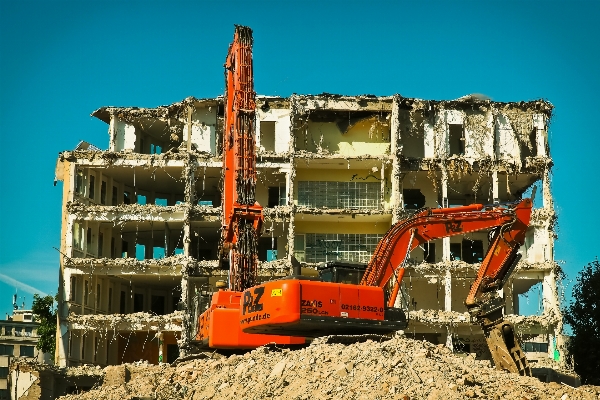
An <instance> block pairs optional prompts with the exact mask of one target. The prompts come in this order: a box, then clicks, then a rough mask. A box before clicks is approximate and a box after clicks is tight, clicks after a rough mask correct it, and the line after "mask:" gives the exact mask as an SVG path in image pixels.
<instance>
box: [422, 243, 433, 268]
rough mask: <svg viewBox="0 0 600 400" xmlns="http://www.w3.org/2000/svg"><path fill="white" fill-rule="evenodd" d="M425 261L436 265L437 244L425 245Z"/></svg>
mask: <svg viewBox="0 0 600 400" xmlns="http://www.w3.org/2000/svg"><path fill="white" fill-rule="evenodd" d="M423 248H424V250H423V259H424V260H425V262H428V263H430V264H435V243H431V242H427V243H423Z"/></svg>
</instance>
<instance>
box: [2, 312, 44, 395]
mask: <svg viewBox="0 0 600 400" xmlns="http://www.w3.org/2000/svg"><path fill="white" fill-rule="evenodd" d="M38 326H39V324H38V323H37V322H35V319H34V317H33V313H32V311H31V310H20V309H19V310H14V311H13V314H12V315H11V316H8V315H7V318H6V320H3V321H0V400H8V399H10V398H11V396H10V385H9V382H8V376H9V371H10V364H11V362H12V361H13V360H14V359H15V358H19V357H20V358H23V359H25V360H27V361H37V362H39V363H43V362H47V361H50V360H49V358H50V357H49V355H48V354H44V353H42V352H41V351H40V350H38V349H36V345H37V342H38V334H37V328H38Z"/></svg>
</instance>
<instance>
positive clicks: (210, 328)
mask: <svg viewBox="0 0 600 400" xmlns="http://www.w3.org/2000/svg"><path fill="white" fill-rule="evenodd" d="M225 68H226V96H225V98H226V105H225V127H224V135H223V175H224V176H223V182H224V188H223V217H222V218H223V219H222V222H223V224H222V239H221V245H220V251H219V254H220V262H221V264H222V267H223V268H228V269H229V284H228V286H227V287H225V285H221V287H220V288H219V290H218V291H217V292H216V293H214V294H213V297H212V302H211V304H210V306H209V308H208V309H207V310H206V311H205V312H204V313H203V314H202V315H200V317H199V318H198V331H197V334H196V337H195V342H196V343H197V344H199V345H200V346H207V347H210V348H215V349H244V348H255V347H258V346H261V345H264V344H267V343H276V344H280V345H293V344H303V343H305V338H311V337H318V336H323V335H332V334H344V335H347V334H373V333H375V334H387V333H391V332H395V331H397V330H401V329H405V328H406V326H407V318H406V314H405V313H404V311H403V309H402V308H396V307H395V306H394V305H395V304H396V298H397V297H398V293H399V289H400V285H401V282H402V277H403V275H404V265H405V263H406V261H407V259H408V257H409V255H410V252H411V251H412V250H413V249H415V248H416V247H418V246H420V245H422V244H424V243H426V242H428V241H430V240H434V239H439V238H444V237H450V236H454V235H463V234H467V233H471V232H476V231H481V230H490V244H489V248H488V252H487V254H486V255H485V257H484V259H483V262H482V263H481V267H480V268H479V271H478V274H477V277H476V279H475V281H474V283H473V285H472V286H471V289H470V292H469V294H468V296H467V299H466V302H465V303H466V305H467V308H468V310H469V312H470V314H471V316H472V318H473V319H475V320H476V321H477V322H478V323H480V324H481V326H482V328H483V331H484V334H485V336H486V340H487V343H488V347H489V349H490V352H491V354H492V358H493V360H494V362H495V364H496V366H497V367H498V368H500V369H505V370H508V371H511V372H515V373H519V374H521V375H531V372H530V369H529V366H528V364H527V360H526V359H525V357H524V355H523V352H522V350H521V347H520V346H519V343H518V340H517V338H516V336H515V333H514V329H513V327H512V325H511V324H510V323H508V322H506V321H504V319H503V306H504V302H503V300H502V299H501V298H500V297H499V296H498V290H499V289H501V288H502V286H503V284H504V283H505V282H506V280H507V278H508V277H509V276H510V274H511V272H512V270H513V269H514V267H515V265H516V264H517V262H518V261H519V258H520V255H519V254H518V250H519V247H520V246H521V245H523V243H524V241H525V233H526V230H527V227H528V226H529V220H530V217H531V208H532V201H531V199H523V200H521V201H519V202H516V203H511V204H502V205H500V204H495V205H491V206H484V205H481V204H472V205H469V206H464V207H457V208H441V209H430V208H425V209H422V210H420V211H417V212H415V213H414V214H413V215H412V216H411V217H409V218H408V219H405V220H403V221H400V222H398V223H396V224H394V225H393V226H392V227H391V229H390V230H389V231H388V232H387V233H386V234H385V236H384V237H383V238H382V240H381V241H380V242H379V244H378V246H377V248H376V249H375V252H374V254H373V256H372V258H371V261H370V262H369V264H368V265H367V266H366V267H364V266H363V267H362V268H361V267H359V266H356V265H349V264H343V263H337V264H336V263H334V264H330V265H325V266H324V267H322V268H321V269H320V278H313V277H306V276H301V275H300V274H297V275H293V276H290V277H287V278H283V279H279V280H273V281H269V282H265V283H263V284H259V285H256V283H257V264H258V259H257V242H258V237H259V235H260V230H261V227H262V222H263V215H262V207H261V206H260V205H259V204H258V203H257V202H256V200H255V188H256V154H255V142H254V138H255V128H254V121H255V109H256V104H255V93H254V89H253V78H252V30H250V28H247V27H242V26H236V28H235V34H234V41H233V43H232V44H231V46H230V47H229V53H228V56H227V60H226V63H225ZM357 276H361V279H360V280H358V279H357ZM392 278H393V279H392ZM392 282H393V285H391V283H392ZM390 286H392V287H391V289H390V290H387V289H388V288H389V287H390Z"/></svg>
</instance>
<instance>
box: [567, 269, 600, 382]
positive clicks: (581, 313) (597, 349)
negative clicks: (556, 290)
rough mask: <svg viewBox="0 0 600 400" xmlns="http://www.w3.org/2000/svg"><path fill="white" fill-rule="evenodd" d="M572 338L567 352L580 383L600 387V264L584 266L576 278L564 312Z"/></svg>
mask: <svg viewBox="0 0 600 400" xmlns="http://www.w3.org/2000/svg"><path fill="white" fill-rule="evenodd" d="M564 319H565V322H567V323H568V324H569V325H571V328H572V329H573V337H572V338H571V339H570V341H569V343H568V345H567V350H568V351H569V353H570V355H571V356H572V357H573V364H574V367H575V372H577V373H578V374H579V376H581V380H582V381H583V383H585V384H588V385H600V374H598V371H599V370H600V262H598V260H595V261H593V262H591V263H589V264H588V265H586V266H585V267H584V268H583V270H581V271H580V272H579V275H578V276H577V282H576V283H575V287H574V288H573V300H572V301H571V303H570V304H569V306H568V307H567V310H566V312H565V313H564Z"/></svg>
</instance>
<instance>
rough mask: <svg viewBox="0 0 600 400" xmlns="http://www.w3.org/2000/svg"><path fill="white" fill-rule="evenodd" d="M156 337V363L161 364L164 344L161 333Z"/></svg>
mask: <svg viewBox="0 0 600 400" xmlns="http://www.w3.org/2000/svg"><path fill="white" fill-rule="evenodd" d="M156 336H157V337H158V363H159V364H162V363H163V354H164V347H165V342H164V340H163V333H162V331H159V332H158V333H157V334H156Z"/></svg>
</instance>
